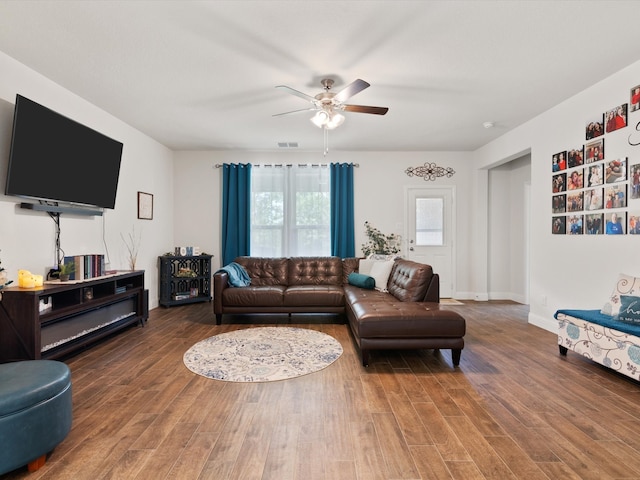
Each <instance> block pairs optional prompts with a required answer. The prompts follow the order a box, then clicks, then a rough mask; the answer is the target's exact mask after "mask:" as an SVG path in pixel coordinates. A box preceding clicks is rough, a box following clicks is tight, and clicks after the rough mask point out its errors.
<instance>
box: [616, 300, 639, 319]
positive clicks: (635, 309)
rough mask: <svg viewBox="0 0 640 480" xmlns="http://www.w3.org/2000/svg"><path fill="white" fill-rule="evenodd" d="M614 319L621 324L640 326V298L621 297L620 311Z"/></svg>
mask: <svg viewBox="0 0 640 480" xmlns="http://www.w3.org/2000/svg"><path fill="white" fill-rule="evenodd" d="M614 318H615V319H616V320H619V321H621V322H625V323H633V324H634V325H640V297H635V296H633V295H620V311H619V312H618V314H617V315H616V316H615V317H614Z"/></svg>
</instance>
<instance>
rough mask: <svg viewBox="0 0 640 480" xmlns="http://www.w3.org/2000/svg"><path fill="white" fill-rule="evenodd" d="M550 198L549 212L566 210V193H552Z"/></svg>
mask: <svg viewBox="0 0 640 480" xmlns="http://www.w3.org/2000/svg"><path fill="white" fill-rule="evenodd" d="M552 198H553V200H552V206H551V212H552V213H564V212H566V211H567V196H566V195H564V194H563V195H554V196H553V197H552Z"/></svg>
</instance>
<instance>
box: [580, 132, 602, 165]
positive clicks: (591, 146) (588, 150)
mask: <svg viewBox="0 0 640 480" xmlns="http://www.w3.org/2000/svg"><path fill="white" fill-rule="evenodd" d="M584 149H585V152H584V155H585V158H584V160H585V163H593V162H597V161H598V160H604V138H603V139H601V140H596V141H594V142H590V143H587V144H586V145H585V147H584Z"/></svg>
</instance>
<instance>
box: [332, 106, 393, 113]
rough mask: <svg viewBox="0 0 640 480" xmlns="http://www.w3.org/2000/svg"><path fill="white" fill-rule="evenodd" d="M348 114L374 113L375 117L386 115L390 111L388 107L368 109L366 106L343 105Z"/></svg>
mask: <svg viewBox="0 0 640 480" xmlns="http://www.w3.org/2000/svg"><path fill="white" fill-rule="evenodd" d="M343 107H344V110H345V111H346V112H356V113H373V114H374V115H384V114H385V113H387V112H388V111H389V109H388V108H387V107H367V106H365V105H343Z"/></svg>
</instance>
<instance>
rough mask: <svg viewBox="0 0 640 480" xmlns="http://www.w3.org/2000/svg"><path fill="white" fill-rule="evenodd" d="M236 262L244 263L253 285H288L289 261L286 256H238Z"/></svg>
mask: <svg viewBox="0 0 640 480" xmlns="http://www.w3.org/2000/svg"><path fill="white" fill-rule="evenodd" d="M235 261H236V263H238V264H240V265H242V266H243V267H244V269H245V270H246V271H247V273H248V274H249V277H251V285H253V286H256V287H261V286H265V285H288V283H289V282H288V274H289V270H288V262H287V259H286V258H267V257H238V258H236V259H235Z"/></svg>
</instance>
